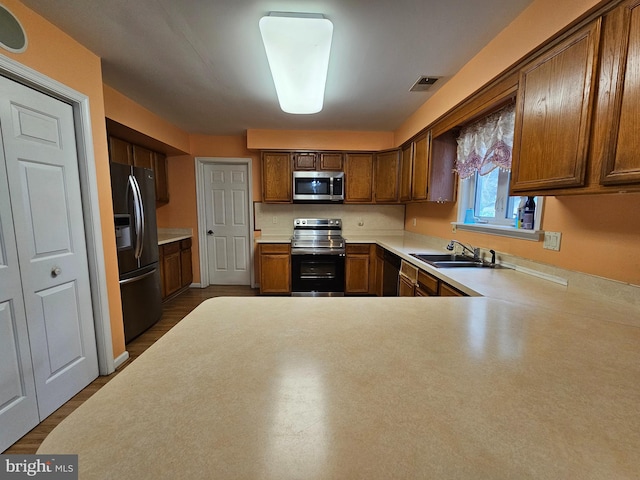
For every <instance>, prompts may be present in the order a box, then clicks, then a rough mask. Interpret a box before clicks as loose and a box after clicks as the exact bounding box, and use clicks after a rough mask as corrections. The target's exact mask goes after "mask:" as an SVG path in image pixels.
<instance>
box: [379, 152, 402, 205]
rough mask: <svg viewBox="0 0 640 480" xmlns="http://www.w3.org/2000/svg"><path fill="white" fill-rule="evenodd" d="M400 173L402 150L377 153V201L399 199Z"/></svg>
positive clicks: (385, 201)
mask: <svg viewBox="0 0 640 480" xmlns="http://www.w3.org/2000/svg"><path fill="white" fill-rule="evenodd" d="M399 174H400V150H391V151H388V152H382V153H378V154H376V157H375V172H374V176H373V178H374V197H375V201H376V202H377V203H395V202H397V201H398V177H399Z"/></svg>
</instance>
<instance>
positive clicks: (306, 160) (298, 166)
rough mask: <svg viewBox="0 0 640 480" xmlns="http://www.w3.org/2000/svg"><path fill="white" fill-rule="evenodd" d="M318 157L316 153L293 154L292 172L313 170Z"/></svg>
mask: <svg viewBox="0 0 640 480" xmlns="http://www.w3.org/2000/svg"><path fill="white" fill-rule="evenodd" d="M317 158H318V155H317V154H316V153H308V152H305V153H294V154H293V169H294V170H315V169H316V161H317Z"/></svg>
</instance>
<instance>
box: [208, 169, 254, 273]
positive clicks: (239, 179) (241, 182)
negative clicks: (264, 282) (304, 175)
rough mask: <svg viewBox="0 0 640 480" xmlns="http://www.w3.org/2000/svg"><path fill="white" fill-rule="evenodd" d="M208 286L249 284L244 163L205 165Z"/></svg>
mask: <svg viewBox="0 0 640 480" xmlns="http://www.w3.org/2000/svg"><path fill="white" fill-rule="evenodd" d="M204 177H205V212H206V231H207V257H208V259H209V284H210V285H249V284H250V283H251V268H250V261H251V255H250V251H249V228H250V225H249V187H248V184H249V182H248V179H249V176H248V165H247V164H218V163H214V164H207V165H205V166H204Z"/></svg>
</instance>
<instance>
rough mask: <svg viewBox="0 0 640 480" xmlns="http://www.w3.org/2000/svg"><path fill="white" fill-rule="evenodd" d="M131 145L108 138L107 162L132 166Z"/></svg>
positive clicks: (117, 139) (114, 138)
mask: <svg viewBox="0 0 640 480" xmlns="http://www.w3.org/2000/svg"><path fill="white" fill-rule="evenodd" d="M132 148H133V145H131V144H130V143H129V142H125V141H124V140H120V139H119V138H116V137H112V136H109V161H110V162H114V163H122V164H124V165H133V151H132Z"/></svg>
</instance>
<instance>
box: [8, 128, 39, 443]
mask: <svg viewBox="0 0 640 480" xmlns="http://www.w3.org/2000/svg"><path fill="white" fill-rule="evenodd" d="M0 127H1V125H0ZM2 147H3V146H2V138H1V136H0V452H2V451H4V450H5V449H6V448H7V447H9V446H10V445H11V444H12V443H13V442H14V441H15V440H17V439H18V438H20V437H22V436H23V435H24V434H25V433H27V432H28V431H29V430H31V429H32V428H33V427H35V426H36V425H37V424H38V422H39V421H40V417H39V416H38V405H37V403H36V388H35V385H34V382H33V369H32V364H31V349H30V348H29V337H28V333H27V317H26V315H25V312H24V298H23V297H22V283H21V281H20V267H19V266H18V250H17V244H16V239H15V233H14V230H13V215H12V213H11V201H10V198H9V183H8V181H7V169H6V168H5V163H4V149H3V148H2Z"/></svg>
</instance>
